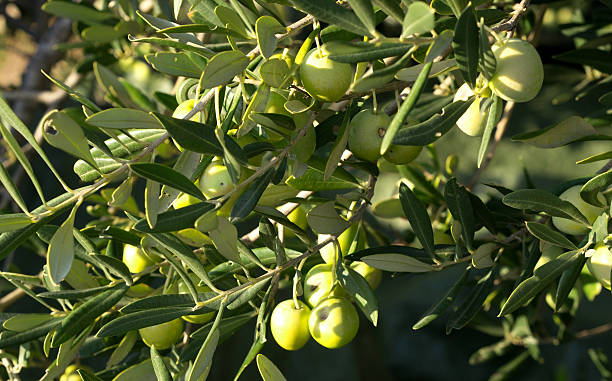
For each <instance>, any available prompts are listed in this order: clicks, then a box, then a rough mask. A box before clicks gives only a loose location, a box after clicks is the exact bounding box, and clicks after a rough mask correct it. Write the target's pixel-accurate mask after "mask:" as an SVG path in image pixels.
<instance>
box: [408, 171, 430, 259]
mask: <svg viewBox="0 0 612 381" xmlns="http://www.w3.org/2000/svg"><path fill="white" fill-rule="evenodd" d="M399 198H400V202H401V205H402V209H403V210H404V214H405V216H406V218H408V221H409V222H410V226H411V227H412V230H413V231H414V233H415V234H416V236H417V238H418V239H419V242H421V245H423V249H425V252H426V253H427V254H429V255H430V256H431V257H432V258H433V257H434V235H433V229H432V227H431V221H430V219H429V214H427V209H426V208H425V206H424V205H423V204H422V203H421V202H420V201H419V199H418V198H417V197H416V196H415V195H414V193H412V191H411V190H410V188H408V186H407V185H406V184H405V183H404V182H402V183H401V184H400V187H399Z"/></svg>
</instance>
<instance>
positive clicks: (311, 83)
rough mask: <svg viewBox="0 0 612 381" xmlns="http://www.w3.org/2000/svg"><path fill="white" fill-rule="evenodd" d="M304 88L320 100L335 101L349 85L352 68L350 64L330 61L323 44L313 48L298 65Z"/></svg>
mask: <svg viewBox="0 0 612 381" xmlns="http://www.w3.org/2000/svg"><path fill="white" fill-rule="evenodd" d="M300 78H301V80H302V85H304V89H306V91H307V92H308V93H309V94H310V95H312V96H313V97H314V98H316V99H318V100H319V101H321V102H335V101H337V100H338V99H340V98H341V97H342V96H343V95H344V94H345V93H346V91H347V90H348V89H349V87H350V86H351V82H352V80H353V68H352V66H351V65H350V64H347V63H341V62H336V61H332V60H331V59H329V52H328V51H327V49H326V46H325V45H322V46H321V47H320V49H318V48H314V49H312V50H311V51H309V52H308V53H307V54H306V56H305V57H304V61H303V62H302V64H301V65H300Z"/></svg>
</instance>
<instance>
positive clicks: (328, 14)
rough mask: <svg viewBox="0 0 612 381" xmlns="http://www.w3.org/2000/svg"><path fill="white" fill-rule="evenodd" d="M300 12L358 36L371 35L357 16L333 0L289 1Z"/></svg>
mask: <svg viewBox="0 0 612 381" xmlns="http://www.w3.org/2000/svg"><path fill="white" fill-rule="evenodd" d="M289 1H290V2H291V3H292V4H293V5H294V6H295V7H296V8H298V9H299V10H300V11H302V12H304V13H306V14H309V15H313V16H314V17H315V18H316V19H318V20H321V21H323V22H326V23H328V24H330V25H337V26H338V27H340V28H342V29H344V30H347V31H349V32H353V33H356V34H358V35H361V36H363V35H369V33H368V30H367V29H366V28H365V27H364V26H363V24H362V23H361V21H359V18H357V16H356V15H355V14H354V13H353V12H351V11H349V10H347V9H344V8H342V7H341V6H339V5H337V4H336V2H335V1H333V0H289Z"/></svg>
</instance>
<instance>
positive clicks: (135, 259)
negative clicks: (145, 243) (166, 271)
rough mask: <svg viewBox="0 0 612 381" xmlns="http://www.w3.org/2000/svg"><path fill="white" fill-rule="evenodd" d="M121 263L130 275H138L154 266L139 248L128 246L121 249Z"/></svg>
mask: <svg viewBox="0 0 612 381" xmlns="http://www.w3.org/2000/svg"><path fill="white" fill-rule="evenodd" d="M123 263H125V265H126V266H127V268H128V269H129V270H130V272H131V273H139V272H141V271H143V270H144V269H146V268H147V267H149V266H153V265H154V264H155V262H154V261H153V260H152V259H151V257H149V256H148V255H147V254H146V253H145V252H144V251H143V250H142V249H141V248H139V247H136V246H132V245H128V244H126V245H125V246H124V247H123Z"/></svg>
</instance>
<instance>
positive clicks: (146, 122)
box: [85, 108, 161, 130]
mask: <svg viewBox="0 0 612 381" xmlns="http://www.w3.org/2000/svg"><path fill="white" fill-rule="evenodd" d="M85 121H86V122H87V123H89V124H91V125H93V126H96V127H100V128H112V129H121V130H124V129H128V128H129V129H133V128H150V129H154V128H161V126H160V125H159V122H158V121H157V119H155V118H154V117H153V116H152V115H151V114H148V113H146V112H144V111H140V110H135V109H131V108H110V109H108V110H104V111H100V112H98V113H95V114H93V115H91V116H90V117H88V118H87V119H86V120H85Z"/></svg>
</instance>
